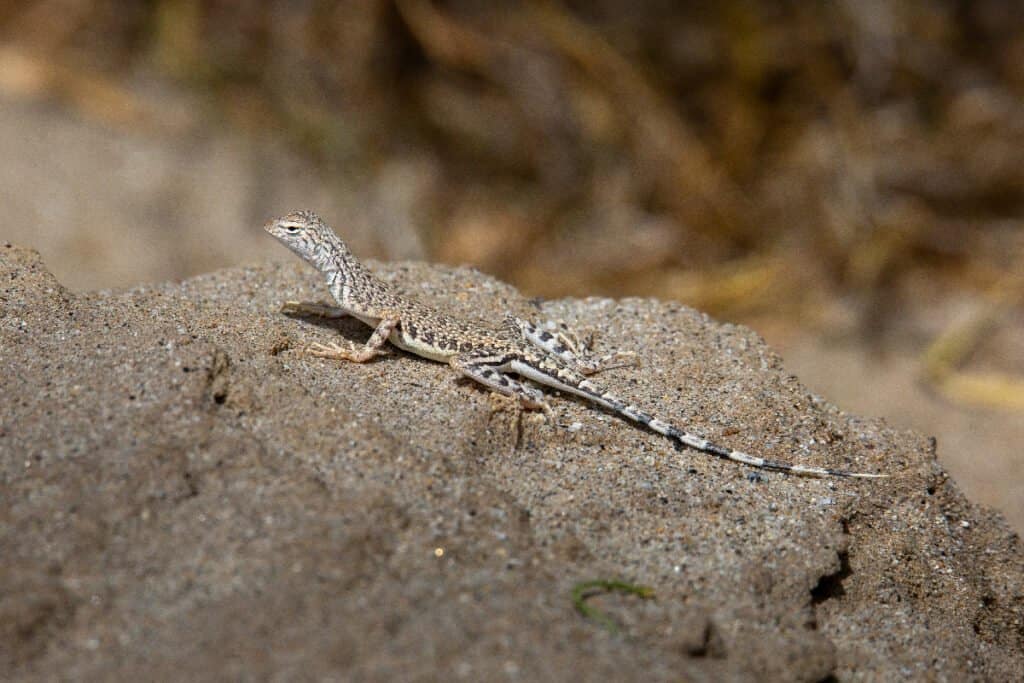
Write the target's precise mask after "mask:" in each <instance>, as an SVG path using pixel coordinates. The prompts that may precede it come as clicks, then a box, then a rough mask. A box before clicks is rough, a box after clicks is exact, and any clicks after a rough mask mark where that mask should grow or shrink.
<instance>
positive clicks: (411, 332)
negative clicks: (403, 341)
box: [405, 324, 416, 337]
mask: <svg viewBox="0 0 1024 683" xmlns="http://www.w3.org/2000/svg"><path fill="white" fill-rule="evenodd" d="M405 331H406V332H408V333H409V336H410V337H415V336H416V326H415V325H411V324H406V326H405Z"/></svg>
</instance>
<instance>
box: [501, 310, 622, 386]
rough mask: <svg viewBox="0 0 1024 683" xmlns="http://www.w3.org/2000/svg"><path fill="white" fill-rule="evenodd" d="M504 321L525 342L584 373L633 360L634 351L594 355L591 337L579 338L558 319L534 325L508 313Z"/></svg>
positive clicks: (590, 373) (594, 371)
mask: <svg viewBox="0 0 1024 683" xmlns="http://www.w3.org/2000/svg"><path fill="white" fill-rule="evenodd" d="M507 324H508V325H509V327H510V328H512V330H513V331H514V332H515V333H516V334H519V335H520V336H522V337H523V339H525V340H526V341H528V342H529V343H531V344H533V345H534V346H536V347H537V348H539V349H541V350H543V351H544V352H545V353H549V354H551V355H553V356H556V357H557V358H558V359H559V360H561V361H562V362H563V363H565V364H566V365H568V366H569V367H571V368H573V369H574V370H577V371H579V372H581V373H582V374H584V375H593V374H595V373H598V372H601V371H602V370H610V369H612V368H620V367H625V366H628V365H636V363H637V361H636V354H635V353H633V352H632V351H614V352H612V353H609V354H606V355H604V356H601V357H599V358H595V357H594V356H592V355H591V353H590V348H591V344H592V339H591V338H589V337H588V338H587V340H586V342H583V341H581V340H580V337H579V335H577V334H576V332H575V331H573V329H572V328H571V327H569V326H568V325H567V324H566V323H565V322H564V321H562V320H549V321H547V322H545V323H544V324H543V325H535V324H534V323H532V322H530V321H529V320H525V319H523V318H516V317H514V316H509V317H508V318H507Z"/></svg>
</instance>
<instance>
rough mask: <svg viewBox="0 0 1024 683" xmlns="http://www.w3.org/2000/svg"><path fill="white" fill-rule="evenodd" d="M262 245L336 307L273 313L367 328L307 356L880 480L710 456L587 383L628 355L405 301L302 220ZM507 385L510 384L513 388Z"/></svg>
mask: <svg viewBox="0 0 1024 683" xmlns="http://www.w3.org/2000/svg"><path fill="white" fill-rule="evenodd" d="M264 230H266V231H267V232H268V233H270V235H272V236H273V237H275V238H276V239H277V240H278V241H279V242H281V243H282V244H283V245H284V246H286V247H287V248H288V249H290V250H291V251H292V252H294V253H295V254H296V255H298V256H299V257H300V258H301V259H302V260H303V261H305V262H307V263H308V264H309V265H311V266H313V267H314V268H316V269H317V270H318V271H319V272H320V273H321V274H322V275H323V277H324V278H325V280H326V282H327V287H328V289H329V291H330V293H331V295H332V296H333V298H334V299H335V301H336V302H337V303H338V306H337V307H335V306H327V305H322V304H312V303H300V302H295V301H289V302H286V303H285V304H284V306H283V307H282V311H283V312H287V313H292V314H305V315H316V316H321V317H325V318H339V317H344V316H352V317H354V318H356V319H357V320H359V321H361V322H363V323H365V324H366V325H368V326H370V327H372V328H373V333H372V334H371V335H370V338H369V340H368V341H367V342H366V343H365V344H363V346H362V347H357V346H355V345H352V344H351V343H350V346H349V347H348V348H346V347H343V346H340V345H338V344H333V343H332V344H329V345H325V344H313V345H311V346H310V347H309V348H308V349H307V352H308V353H309V354H311V355H313V356H317V357H321V358H330V359H335V360H346V361H352V362H355V363H365V362H367V361H369V360H371V359H373V358H375V357H377V356H380V355H383V354H384V353H386V350H385V349H384V345H385V344H386V343H389V342H390V344H391V345H392V346H395V347H397V348H399V349H402V350H404V351H407V352H410V353H413V354H416V355H418V356H421V357H423V358H427V359H429V360H432V361H437V362H440V363H447V364H448V365H450V366H451V367H452V368H453V369H455V370H456V371H458V372H459V373H461V374H463V375H465V376H467V377H469V378H471V379H472V380H475V381H476V382H479V383H480V384H482V385H484V386H485V387H487V388H489V389H491V390H493V391H496V392H498V393H500V394H504V395H505V396H509V397H511V398H513V399H515V400H517V401H519V403H520V404H521V405H522V406H523V407H524V408H527V409H534V410H541V411H543V412H544V413H545V414H546V415H548V416H550V415H551V414H552V410H551V407H550V406H549V405H548V403H547V401H546V400H545V395H544V393H543V392H541V391H540V390H539V389H538V388H537V387H535V386H533V385H531V384H529V383H527V382H524V381H523V380H528V381H530V382H533V383H536V384H540V385H543V386H547V387H550V388H553V389H556V390H558V391H561V392H565V393H568V394H574V395H576V396H579V397H581V398H582V399H584V400H585V401H588V402H590V403H591V404H595V405H597V406H600V407H602V408H604V409H606V410H609V411H611V412H613V413H616V414H618V415H619V416H621V417H622V418H625V419H626V420H628V421H630V422H632V423H634V424H637V425H639V426H641V427H644V428H647V429H650V430H652V431H654V432H656V433H658V434H661V435H662V436H665V437H667V438H668V439H669V440H671V441H672V442H673V443H674V444H675V446H676V448H677V449H679V450H682V449H684V448H687V447H688V448H692V449H695V450H697V451H701V452H703V453H706V454H708V455H712V456H716V457H718V458H722V459H725V460H729V461H732V462H736V463H740V464H743V465H747V466H750V467H754V468H760V469H766V470H775V471H780V472H785V473H789V474H793V475H803V476H810V477H853V478H862V479H868V478H881V477H886V476H888V475H885V474H873V473H866V472H851V471H846V470H841V469H831V468H824V467H811V466H805V465H799V464H790V463H787V462H781V461H777V460H769V459H765V458H762V457H759V456H754V455H748V454H746V453H742V452H740V451H737V450H734V449H731V448H727V447H724V446H720V445H718V444H715V443H712V442H711V441H708V440H707V439H705V438H703V437H701V436H698V435H697V434H694V433H692V432H690V431H688V430H686V429H681V428H679V427H676V426H674V425H672V424H670V423H669V422H666V421H664V420H662V419H659V418H657V417H654V416H653V415H652V414H650V413H649V412H647V411H644V410H641V409H640V408H638V407H636V406H634V405H632V404H630V403H629V402H627V401H626V400H624V399H621V398H619V397H618V396H616V395H615V394H613V393H611V392H609V391H607V390H605V389H603V388H602V387H600V386H598V385H597V384H595V383H594V382H592V381H591V380H590V379H589V376H590V375H593V374H594V373H596V372H598V371H600V370H605V369H608V368H609V367H614V365H613V364H614V363H615V362H616V360H618V361H619V364H620V365H621V364H623V363H622V360H623V359H624V358H626V357H628V356H630V355H631V354H628V353H613V354H608V355H607V356H604V357H602V358H598V359H593V358H590V357H588V356H587V354H585V353H584V351H585V348H584V345H583V344H581V343H580V341H579V338H578V337H577V336H576V335H575V334H574V333H572V331H571V330H570V329H569V328H568V327H567V326H565V325H564V324H563V323H547V324H544V325H536V324H534V323H533V322H531V321H529V320H525V319H522V318H518V317H515V316H512V315H508V316H507V317H506V319H505V321H504V325H503V326H502V327H501V328H495V329H491V328H489V327H487V326H485V325H483V324H481V323H476V322H471V321H469V320H464V319H460V318H458V317H455V316H452V315H448V314H446V313H444V312H442V311H440V310H438V309H436V308H433V307H430V306H428V305H426V304H424V303H421V302H420V301H418V300H417V299H415V298H412V297H407V296H400V295H399V294H397V293H396V292H395V291H394V290H393V289H392V288H391V287H390V286H389V285H388V284H387V283H386V282H384V281H383V280H381V279H380V278H378V277H377V276H376V275H374V274H373V273H372V272H371V271H370V270H369V269H368V268H367V267H366V266H365V265H363V263H362V262H361V261H360V260H359V259H358V258H357V257H356V256H355V255H354V254H353V253H352V252H351V251H350V250H349V248H348V245H347V244H346V243H345V242H344V241H343V240H342V239H341V238H340V237H338V235H337V234H336V233H335V232H334V230H333V229H332V228H331V227H330V226H329V225H328V224H327V223H325V222H324V220H323V219H322V218H321V217H320V216H318V215H317V214H316V213H314V212H312V211H306V210H302V211H295V212H292V213H289V214H288V215H286V216H282V217H280V218H274V219H272V220H270V221H269V222H268V223H267V224H266V225H265V226H264ZM512 375H516V376H518V378H519V379H516V378H515V377H513V376H512Z"/></svg>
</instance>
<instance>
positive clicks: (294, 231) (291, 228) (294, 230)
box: [284, 225, 302, 235]
mask: <svg viewBox="0 0 1024 683" xmlns="http://www.w3.org/2000/svg"><path fill="white" fill-rule="evenodd" d="M301 230H302V228H300V227H299V226H297V225H286V226H285V227H284V231H285V232H286V233H288V234H289V235H298V234H299V232H300V231H301Z"/></svg>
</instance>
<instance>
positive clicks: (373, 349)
mask: <svg viewBox="0 0 1024 683" xmlns="http://www.w3.org/2000/svg"><path fill="white" fill-rule="evenodd" d="M399 322H400V321H399V319H398V318H383V319H381V321H380V322H379V323H377V328H376V329H375V330H374V331H373V334H372V335H370V338H369V339H368V340H367V342H366V343H365V344H364V345H363V346H362V348H356V347H355V346H350V347H349V348H345V347H343V346H339V345H338V344H319V343H314V344H311V345H310V347H309V349H307V353H309V354H311V355H313V356H316V357H317V358H330V359H332V360H349V361H352V362H353V363H365V362H366V361H368V360H370V359H371V358H374V357H376V356H383V355H385V354H386V353H387V351H384V350H382V349H381V347H382V346H384V343H385V342H387V340H388V337H389V336H391V331H392V330H394V329H395V327H396V326H397V325H398V323H399Z"/></svg>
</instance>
